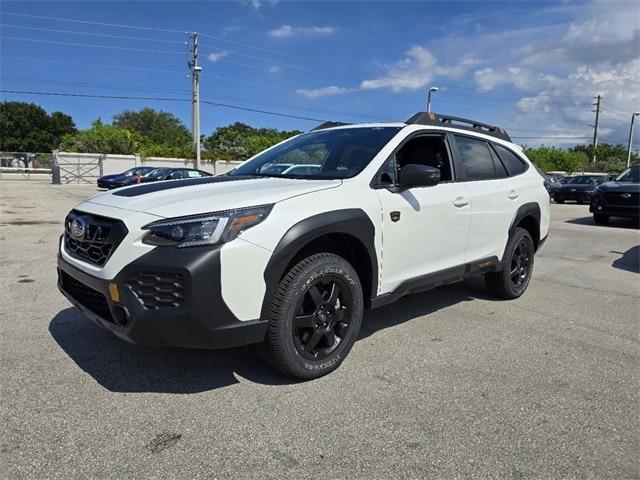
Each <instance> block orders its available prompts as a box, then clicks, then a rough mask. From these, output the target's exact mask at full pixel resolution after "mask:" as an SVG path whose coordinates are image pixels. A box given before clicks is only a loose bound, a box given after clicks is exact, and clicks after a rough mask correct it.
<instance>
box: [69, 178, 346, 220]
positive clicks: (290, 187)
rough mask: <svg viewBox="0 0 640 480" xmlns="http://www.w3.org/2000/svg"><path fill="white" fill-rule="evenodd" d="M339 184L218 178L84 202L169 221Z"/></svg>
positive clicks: (171, 183)
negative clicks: (145, 214)
mask: <svg viewBox="0 0 640 480" xmlns="http://www.w3.org/2000/svg"><path fill="white" fill-rule="evenodd" d="M341 184H342V181H341V180H298V179H286V178H258V177H240V176H238V177H236V176H219V177H205V178H198V179H188V180H168V181H161V182H150V183H145V184H143V185H135V186H132V187H125V188H119V189H117V190H114V191H110V192H106V193H102V194H98V195H96V196H94V197H92V198H90V199H89V200H87V202H90V203H93V204H97V205H104V206H109V207H115V208H121V209H124V210H131V211H138V212H144V213H149V214H151V215H156V216H158V217H165V218H170V217H180V216H185V215H197V214H199V213H207V212H215V211H219V210H229V209H234V208H242V207H251V206H255V205H264V204H270V203H277V202H281V201H283V200H286V199H288V198H291V197H296V196H298V195H304V194H307V193H312V192H317V191H319V190H325V189H329V188H336V187H338V186H340V185H341ZM80 208H81V207H80Z"/></svg>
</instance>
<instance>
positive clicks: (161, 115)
mask: <svg viewBox="0 0 640 480" xmlns="http://www.w3.org/2000/svg"><path fill="white" fill-rule="evenodd" d="M112 125H113V126H114V127H118V128H124V129H127V130H129V131H130V132H132V133H136V134H137V135H138V136H139V137H140V138H141V139H142V142H143V143H146V144H148V145H149V146H150V145H166V146H167V147H170V148H189V145H190V144H191V143H192V137H191V134H190V133H189V130H188V129H187V127H186V126H185V125H184V123H182V121H181V120H180V119H179V118H177V117H176V116H174V115H173V114H171V113H169V112H163V111H156V110H154V109H153V108H143V109H142V110H140V111H137V112H136V111H133V110H124V111H123V112H121V113H119V114H117V115H115V116H114V117H113V122H112Z"/></svg>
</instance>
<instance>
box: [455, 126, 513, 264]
mask: <svg viewBox="0 0 640 480" xmlns="http://www.w3.org/2000/svg"><path fill="white" fill-rule="evenodd" d="M452 137H453V138H454V139H455V145H456V151H455V154H456V155H458V157H459V162H458V163H460V164H461V165H462V168H463V175H464V185H465V187H466V189H467V191H468V192H469V197H470V199H471V223H470V226H469V243H468V244H467V259H466V261H467V263H469V262H474V261H477V260H483V259H488V258H491V257H498V258H499V259H501V258H502V254H503V252H504V248H505V246H506V244H507V239H508V235H509V227H510V226H511V221H512V220H513V218H514V216H515V213H516V210H517V209H518V207H519V206H520V204H521V196H520V193H519V191H518V190H519V187H518V182H514V180H513V179H512V178H510V177H509V172H508V171H507V169H506V167H505V166H504V164H503V163H502V161H501V160H500V158H499V157H498V155H497V153H496V151H495V149H494V147H493V146H492V145H491V143H490V142H488V141H486V140H483V139H482V138H478V137H474V136H470V135H462V134H455V135H452Z"/></svg>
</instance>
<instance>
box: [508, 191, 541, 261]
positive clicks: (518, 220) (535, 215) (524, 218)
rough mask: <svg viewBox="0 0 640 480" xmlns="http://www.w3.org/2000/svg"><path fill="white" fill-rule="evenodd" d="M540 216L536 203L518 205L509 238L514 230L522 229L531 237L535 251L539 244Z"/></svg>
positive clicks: (538, 206)
mask: <svg viewBox="0 0 640 480" xmlns="http://www.w3.org/2000/svg"><path fill="white" fill-rule="evenodd" d="M540 216H541V213H540V205H538V204H537V203H536V202H528V203H524V204H522V205H520V207H518V210H517V211H516V214H515V216H514V217H513V220H512V221H511V226H510V227H509V236H512V235H513V233H514V232H515V230H516V228H518V227H521V228H524V229H525V230H527V231H528V232H529V235H531V239H532V240H533V247H534V250H537V249H538V246H539V243H540ZM503 258H504V255H503Z"/></svg>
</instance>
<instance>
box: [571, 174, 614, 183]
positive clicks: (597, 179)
mask: <svg viewBox="0 0 640 480" xmlns="http://www.w3.org/2000/svg"><path fill="white" fill-rule="evenodd" d="M604 181H605V177H603V176H601V175H579V176H577V177H573V178H571V179H569V181H568V182H567V183H570V184H572V185H576V184H577V185H588V184H590V183H603V182H604Z"/></svg>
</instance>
